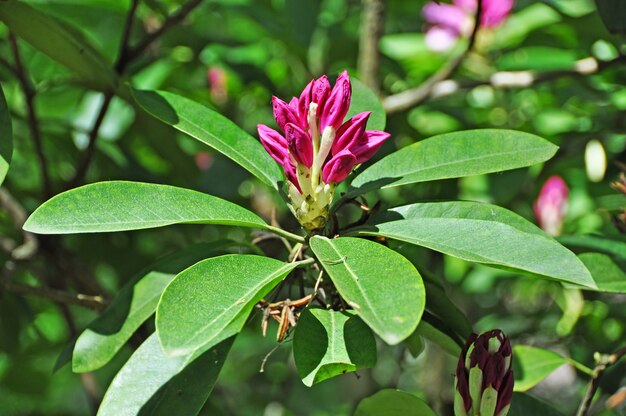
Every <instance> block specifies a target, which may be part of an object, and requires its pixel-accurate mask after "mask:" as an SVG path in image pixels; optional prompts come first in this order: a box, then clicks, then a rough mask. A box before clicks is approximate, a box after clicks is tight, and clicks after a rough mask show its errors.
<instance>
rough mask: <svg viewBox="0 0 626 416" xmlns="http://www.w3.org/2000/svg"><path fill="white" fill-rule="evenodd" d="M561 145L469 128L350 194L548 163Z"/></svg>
mask: <svg viewBox="0 0 626 416" xmlns="http://www.w3.org/2000/svg"><path fill="white" fill-rule="evenodd" d="M556 150H557V146H555V145H553V144H552V143H550V142H548V141H547V140H544V139H542V138H541V137H538V136H535V135H532V134H528V133H523V132H519V131H513V130H488V129H486V130H468V131H459V132H455V133H447V134H442V135H439V136H434V137H431V138H429V139H426V140H423V141H421V142H418V143H415V144H412V145H410V146H407V147H404V148H402V149H400V150H398V151H396V152H394V153H392V154H390V155H388V156H386V157H384V158H383V159H382V160H380V161H379V162H377V163H375V164H373V165H372V166H370V167H369V168H367V169H365V170H364V171H363V172H362V173H361V174H359V175H358V176H357V177H356V178H354V180H353V181H352V184H351V187H350V189H349V191H348V195H358V194H362V193H365V192H368V191H371V190H374V189H379V188H381V187H382V188H387V187H390V186H398V185H404V184H408V183H415V182H424V181H433V180H438V179H448V178H459V177H463V176H470V175H479V174H484V173H491V172H500V171H503V170H509V169H517V168H522V167H525V166H530V165H534V164H535V163H539V162H544V161H546V160H548V159H550V158H551V157H552V156H554V153H555V152H556Z"/></svg>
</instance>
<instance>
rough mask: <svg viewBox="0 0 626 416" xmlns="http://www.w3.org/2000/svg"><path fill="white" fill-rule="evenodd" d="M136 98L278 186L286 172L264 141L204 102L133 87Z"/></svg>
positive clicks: (274, 186)
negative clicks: (263, 143) (267, 148)
mask: <svg viewBox="0 0 626 416" xmlns="http://www.w3.org/2000/svg"><path fill="white" fill-rule="evenodd" d="M133 96H134V98H135V101H137V103H138V104H139V105H140V106H141V107H142V108H143V109H144V110H145V111H147V112H148V113H149V114H151V115H152V116H154V117H156V118H158V119H159V120H161V121H163V122H164V123H166V124H169V125H171V126H173V127H174V128H176V129H178V130H180V131H182V132H184V133H187V134H188V135H190V136H191V137H193V138H194V139H196V140H199V141H201V142H203V143H205V144H207V145H209V146H211V147H212V148H214V149H215V150H217V151H218V152H220V153H222V154H223V155H225V156H226V157H228V158H230V159H232V160H233V161H234V162H236V163H238V164H239V165H241V166H242V167H243V168H244V169H247V170H248V171H249V172H250V173H252V174H253V175H254V176H256V177H257V178H259V179H260V180H261V181H262V182H264V183H265V184H267V185H269V186H271V187H273V188H274V189H279V187H280V184H281V183H282V182H284V181H285V176H284V174H283V172H282V170H281V169H280V168H279V166H278V164H277V163H276V162H275V161H274V159H272V158H271V156H270V155H269V154H268V153H267V152H266V151H265V149H264V148H263V145H261V142H260V141H259V140H257V139H255V138H254V137H252V136H250V135H249V134H248V133H246V132H245V131H243V130H242V129H241V128H239V127H238V126H237V125H235V124H234V123H233V122H232V121H230V120H229V119H227V118H226V117H224V116H222V115H221V114H219V113H217V112H215V111H213V110H211V109H210V108H208V107H205V106H204V105H202V104H200V103H197V102H195V101H192V100H189V99H187V98H185V97H181V96H180V95H176V94H172V93H169V92H165V91H139V90H133Z"/></svg>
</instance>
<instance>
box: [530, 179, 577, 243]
mask: <svg viewBox="0 0 626 416" xmlns="http://www.w3.org/2000/svg"><path fill="white" fill-rule="evenodd" d="M568 195H569V188H568V187H567V184H566V183H565V181H564V180H563V179H562V178H561V177H560V176H556V175H555V176H551V177H550V178H548V180H547V181H546V183H544V185H543V187H542V188H541V192H539V196H538V197H537V200H536V201H535V204H534V205H533V210H534V211H535V215H536V216H537V221H538V222H539V226H540V227H541V228H542V229H543V230H544V231H545V232H546V233H548V234H550V235H553V236H557V235H560V234H561V230H562V228H563V219H564V218H565V210H566V208H567V198H568Z"/></svg>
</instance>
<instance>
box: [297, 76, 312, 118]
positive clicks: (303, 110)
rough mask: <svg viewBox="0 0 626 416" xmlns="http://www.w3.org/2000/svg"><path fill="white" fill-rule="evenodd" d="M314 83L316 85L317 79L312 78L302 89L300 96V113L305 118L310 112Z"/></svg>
mask: <svg viewBox="0 0 626 416" xmlns="http://www.w3.org/2000/svg"><path fill="white" fill-rule="evenodd" d="M313 85H315V80H312V81H311V82H309V83H308V84H307V86H306V87H304V90H302V94H300V98H299V99H298V112H299V113H298V115H299V116H300V118H305V120H306V115H307V113H308V112H309V105H310V104H311V99H312V98H311V97H312V94H313Z"/></svg>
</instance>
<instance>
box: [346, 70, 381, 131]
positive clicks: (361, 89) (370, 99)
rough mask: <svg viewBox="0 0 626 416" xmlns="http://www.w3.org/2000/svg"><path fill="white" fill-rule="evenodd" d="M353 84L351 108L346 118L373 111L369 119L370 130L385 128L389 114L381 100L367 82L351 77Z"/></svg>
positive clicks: (368, 126)
mask: <svg viewBox="0 0 626 416" xmlns="http://www.w3.org/2000/svg"><path fill="white" fill-rule="evenodd" d="M350 82H351V84H352V100H351V102H350V110H349V111H348V114H347V115H346V119H348V118H350V117H352V116H354V115H356V114H358V113H362V112H365V111H371V112H372V114H371V115H370V118H369V120H368V121H367V129H368V130H385V124H386V123H387V115H386V114H385V109H384V108H383V105H382V104H381V103H380V100H379V99H378V97H377V96H376V94H375V93H374V91H372V90H371V89H369V88H368V87H367V86H366V85H365V84H363V83H362V82H361V81H359V80H358V79H355V78H351V79H350Z"/></svg>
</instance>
